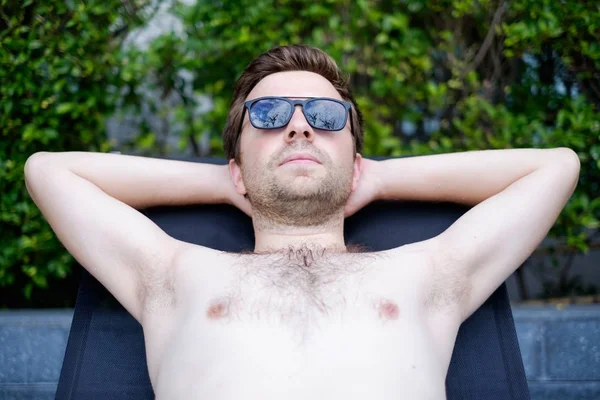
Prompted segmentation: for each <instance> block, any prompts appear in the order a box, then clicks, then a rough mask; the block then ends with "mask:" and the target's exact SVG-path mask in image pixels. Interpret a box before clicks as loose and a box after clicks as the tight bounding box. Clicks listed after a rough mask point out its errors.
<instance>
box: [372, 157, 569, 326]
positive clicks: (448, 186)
mask: <svg viewBox="0 0 600 400" xmlns="http://www.w3.org/2000/svg"><path fill="white" fill-rule="evenodd" d="M579 166H580V164H579V158H578V157H577V154H576V153H575V152H573V151H572V150H570V149H568V148H556V149H512V150H484V151H471V152H464V153H452V154H441V155H432V156H421V157H412V158H403V159H395V160H385V161H382V162H381V165H380V166H379V167H378V168H377V170H378V171H381V172H380V177H381V178H380V179H379V183H378V185H379V188H380V189H379V190H380V192H379V195H378V199H387V200H389V199H406V200H426V201H450V202H456V203H462V204H466V205H471V206H474V207H473V208H471V209H470V210H469V211H468V212H467V213H465V214H464V215H463V216H462V217H461V218H459V219H458V220H457V221H456V222H455V223H454V224H453V225H452V226H450V227H449V228H448V229H447V230H446V231H444V232H443V233H441V234H440V235H438V236H437V237H435V238H432V239H431V240H429V241H427V246H428V250H429V252H430V253H431V256H432V260H433V268H434V271H433V273H434V274H437V275H438V276H447V274H452V275H453V278H454V279H453V282H462V283H461V285H462V286H463V287H461V288H460V290H457V291H456V292H457V293H462V294H463V295H462V296H461V297H459V298H456V302H457V304H456V305H458V310H459V312H460V317H461V322H462V321H464V320H465V319H466V318H468V317H469V316H470V315H471V314H472V313H473V312H475V310H477V308H479V307H480V306H481V304H483V303H484V302H485V300H486V299H487V298H488V297H489V296H490V295H491V294H492V293H493V292H494V290H496V289H497V288H498V286H500V285H501V284H502V282H504V281H505V280H506V279H507V278H508V277H509V276H510V275H511V274H512V273H513V272H514V271H515V270H516V269H517V268H518V267H519V266H520V265H521V264H522V263H523V262H524V261H525V260H526V259H527V258H528V257H529V256H530V255H531V253H532V252H533V251H534V250H535V248H536V247H537V246H538V245H539V244H540V242H541V241H542V240H543V239H544V237H545V236H546V235H547V233H548V231H549V230H550V228H551V227H552V225H553V224H554V222H555V221H556V218H557V217H558V215H559V214H560V212H561V210H562V209H563V207H564V206H565V204H566V203H567V201H568V200H569V198H570V197H571V195H572V194H573V191H574V190H575V187H576V185H577V181H578V177H579ZM440 285H441V287H440ZM436 287H438V289H442V290H443V283H440V284H439V285H437V284H436Z"/></svg>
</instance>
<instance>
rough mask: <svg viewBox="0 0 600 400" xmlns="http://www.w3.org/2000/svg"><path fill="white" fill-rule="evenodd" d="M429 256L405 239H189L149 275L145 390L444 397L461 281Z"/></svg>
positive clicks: (203, 394) (196, 394)
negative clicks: (245, 244)
mask: <svg viewBox="0 0 600 400" xmlns="http://www.w3.org/2000/svg"><path fill="white" fill-rule="evenodd" d="M416 249H417V250H416ZM428 260H429V257H427V255H426V254H424V253H423V251H422V250H418V246H410V245H409V246H404V247H402V248H399V249H396V250H392V251H389V252H379V253H363V254H361V253H354V254H353V253H348V254H338V255H329V256H321V255H318V254H311V253H310V252H308V253H307V252H302V251H299V252H297V253H296V252H294V253H288V254H272V255H239V254H230V253H221V252H212V251H209V252H208V256H207V251H205V250H202V251H199V250H198V251H196V250H193V251H189V252H187V254H186V255H185V256H184V257H182V258H181V259H180V260H178V261H177V262H176V265H175V266H174V268H173V270H172V271H170V274H169V276H160V277H158V278H157V277H147V285H148V286H147V289H146V293H147V297H146V299H147V300H146V306H145V311H144V315H143V320H142V326H143V328H144V335H145V340H146V352H147V359H148V369H149V373H150V379H151V381H152V385H153V388H154V391H155V394H156V396H157V398H158V399H180V398H181V399H189V398H206V399H239V398H242V397H243V398H261V399H271V398H272V399H280V398H282V397H284V398H287V399H296V398H297V399H305V398H311V399H319V398H324V399H325V398H327V399H333V398H344V399H353V398H356V399H359V398H365V396H368V398H373V399H398V398H411V399H412V398H419V399H442V398H445V388H444V383H445V377H446V372H447V369H448V365H449V362H450V358H451V355H452V349H453V347H454V341H455V338H456V333H457V331H458V328H459V326H460V322H461V321H460V317H459V315H458V314H459V313H458V312H457V310H456V306H455V304H457V298H458V297H460V296H461V294H460V290H459V289H457V288H459V287H460V285H459V284H456V279H455V278H452V277H451V274H446V273H444V272H443V271H435V274H434V270H433V268H432V265H431V262H429V261H428ZM445 275H446V276H445Z"/></svg>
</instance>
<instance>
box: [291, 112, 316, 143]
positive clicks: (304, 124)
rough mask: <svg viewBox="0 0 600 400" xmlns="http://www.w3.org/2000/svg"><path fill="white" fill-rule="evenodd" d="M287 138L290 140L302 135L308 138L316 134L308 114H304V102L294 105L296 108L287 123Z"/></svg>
mask: <svg viewBox="0 0 600 400" xmlns="http://www.w3.org/2000/svg"><path fill="white" fill-rule="evenodd" d="M287 128H288V129H287V135H286V136H287V138H288V140H291V139H293V138H294V137H297V136H298V135H295V134H300V136H304V137H306V138H309V139H310V138H312V137H313V136H314V134H315V133H314V132H313V129H312V126H311V125H310V124H309V123H308V120H307V119H306V116H305V115H304V106H303V105H302V104H296V105H294V110H293V111H292V115H291V117H290V121H289V122H288V125H287Z"/></svg>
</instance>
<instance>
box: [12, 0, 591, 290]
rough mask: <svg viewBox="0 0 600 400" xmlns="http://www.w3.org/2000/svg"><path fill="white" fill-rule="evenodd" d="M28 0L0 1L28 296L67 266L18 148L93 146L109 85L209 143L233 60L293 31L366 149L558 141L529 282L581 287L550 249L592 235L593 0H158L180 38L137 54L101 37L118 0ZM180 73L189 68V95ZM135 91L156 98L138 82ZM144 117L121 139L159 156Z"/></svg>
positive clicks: (387, 151)
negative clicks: (567, 158)
mask: <svg viewBox="0 0 600 400" xmlns="http://www.w3.org/2000/svg"><path fill="white" fill-rule="evenodd" d="M39 3H40V4H42V3H43V4H52V5H51V6H46V5H43V6H42V5H39V4H37V3H36V4H33V3H32V2H26V4H27V6H26V7H24V8H21V7H20V5H18V3H16V2H15V3H14V4H13V3H7V2H6V1H3V2H2V4H4V5H8V6H10V7H12V9H10V10H9V12H5V14H3V15H0V18H1V19H0V22H2V23H3V24H4V25H5V26H6V27H8V28H7V29H2V30H3V31H4V32H5V33H3V34H2V36H1V38H2V39H0V46H1V47H2V48H3V49H8V50H9V51H2V52H0V57H1V58H0V60H2V65H3V67H2V69H1V70H0V74H1V75H0V78H2V81H3V85H2V87H0V93H1V96H2V97H1V99H2V104H1V105H0V113H1V114H0V118H1V121H0V129H1V132H2V135H3V140H2V142H1V143H0V162H1V163H2V172H1V173H2V176H1V177H0V185H3V186H2V193H3V194H5V195H4V196H3V197H2V203H1V207H2V209H1V212H2V214H1V215H0V218H1V221H2V225H3V229H2V232H1V233H0V235H1V238H2V241H3V246H2V249H0V285H2V286H5V287H6V286H10V285H14V284H15V282H17V281H19V279H17V277H18V276H25V277H26V280H25V281H26V282H27V283H26V285H25V286H24V287H25V294H30V293H31V290H32V288H33V287H44V286H45V285H47V284H48V279H49V278H50V277H52V278H60V277H62V276H64V275H65V274H67V273H68V271H69V269H70V266H71V265H72V260H71V259H70V257H69V256H68V255H66V253H65V252H64V251H63V250H62V249H61V247H60V244H58V243H57V242H56V240H55V239H54V237H53V235H52V233H51V231H50V230H49V228H48V226H47V225H46V224H45V223H44V222H43V219H42V218H41V217H40V215H39V213H38V212H37V210H36V209H35V207H34V206H33V204H32V203H31V202H30V201H29V200H28V196H27V195H26V191H25V188H24V185H23V181H22V166H23V162H24V160H25V158H26V157H27V155H29V154H31V153H32V152H34V151H38V150H42V149H51V150H63V149H69V150H75V149H88V150H107V149H108V145H107V144H106V142H105V139H104V127H103V124H104V121H105V120H106V118H107V116H109V115H111V113H112V112H113V109H114V105H115V101H116V94H118V93H126V96H125V98H124V100H125V104H127V105H128V106H129V109H128V110H129V111H130V112H136V113H140V107H141V104H142V103H145V104H146V105H148V106H150V109H151V110H153V111H155V112H156V114H157V115H161V116H163V117H164V118H165V119H166V118H170V119H169V126H170V127H173V128H175V127H177V128H178V129H179V130H178V132H179V133H180V134H181V141H180V149H181V150H185V149H191V150H192V151H193V152H194V153H195V154H199V152H200V151H201V148H202V146H200V138H201V136H202V135H209V137H210V154H211V155H215V156H222V155H223V153H222V149H221V139H220V134H221V130H222V127H223V126H224V122H225V118H226V113H227V109H228V106H229V102H230V101H231V94H232V91H233V85H234V83H235V80H236V78H237V77H238V76H239V74H240V73H241V71H242V70H243V69H244V67H245V66H246V65H247V64H248V63H249V62H250V61H251V60H252V59H253V58H254V57H255V56H257V55H258V54H260V53H262V52H264V51H266V50H268V49H269V48H271V47H273V46H276V45H281V44H290V43H306V44H312V45H315V46H318V47H320V48H322V49H323V50H325V51H327V52H328V53H329V54H331V55H332V56H333V57H334V58H335V59H336V60H337V61H338V63H339V64H340V65H341V66H342V68H343V69H344V70H345V71H346V72H347V73H348V74H349V76H350V78H351V82H352V84H353V87H354V91H355V95H356V98H357V101H358V102H359V104H360V105H361V107H362V110H363V113H364V117H365V121H366V137H365V151H364V154H365V155H367V156H368V155H392V156H398V155H405V154H431V153H445V152H455V151H466V150H475V149H504V148H519V147H537V148H549V147H559V146H566V147H570V148H572V149H573V150H575V151H576V152H577V153H578V154H579V157H580V159H581V163H582V169H581V171H582V172H581V179H580V183H579V186H578V188H577V191H576V193H575V195H574V196H573V198H572V199H571V201H570V202H569V203H568V205H567V207H566V208H565V210H564V212H563V213H562V214H561V215H560V217H559V219H558V221H557V223H556V224H555V226H554V227H553V229H552V230H551V236H553V237H555V238H558V239H560V242H561V244H560V246H557V247H556V248H551V249H549V254H550V256H551V257H552V259H553V262H554V263H555V264H556V266H557V268H558V269H559V270H560V271H557V276H559V277H560V279H559V281H558V282H555V283H551V282H547V290H546V295H547V296H556V295H566V294H583V293H592V292H594V291H595V290H596V289H595V288H593V287H586V286H585V285H583V284H582V283H581V282H579V281H578V280H577V277H575V278H574V279H572V278H569V277H568V274H566V273H565V272H566V271H568V269H569V268H570V264H569V262H567V263H560V262H559V261H558V260H559V259H558V258H557V257H556V255H558V254H565V253H566V254H580V253H585V252H587V251H588V250H589V248H590V246H594V243H595V242H594V240H596V241H597V239H598V228H599V222H598V221H599V216H600V195H599V193H600V187H599V186H600V184H599V182H600V110H599V109H598V107H599V106H600V78H598V74H599V71H600V44H599V43H600V8H599V7H598V6H597V5H594V2H579V1H567V2H556V1H549V0H515V1H511V2H510V3H507V2H502V1H500V2H498V1H490V0H479V1H472V0H469V1H467V0H435V1H434V0H403V1H393V0H379V1H367V0H357V1H354V0H352V1H350V0H325V1H322V2H316V3H311V2H304V1H299V0H278V1H274V0H252V1H248V0H237V1H224V2H211V1H199V2H197V4H195V5H192V6H189V5H185V4H183V3H177V2H176V3H175V5H174V6H173V8H172V13H173V14H175V15H176V16H178V17H179V18H180V19H181V20H182V22H183V31H184V35H183V36H182V37H179V36H177V35H175V34H164V35H162V36H160V37H159V38H157V39H156V40H154V41H153V42H152V44H151V46H150V48H149V49H148V50H147V51H139V50H135V49H133V50H127V51H125V50H122V49H120V47H119V46H118V45H117V44H115V43H118V42H119V39H118V38H115V37H113V36H114V32H118V31H120V32H123V29H125V30H126V29H127V28H119V27H117V26H120V27H124V26H126V25H124V22H123V18H124V17H123V16H125V17H127V16H128V15H129V14H128V12H127V10H128V9H129V8H128V7H121V2H119V1H116V0H113V1H108V2H103V3H90V2H86V3H85V5H83V3H79V2H71V3H72V4H73V5H72V6H69V7H67V6H61V5H60V4H62V3H63V2H58V1H56V2H55V1H47V2H39ZM71 3H67V4H71ZM123 4H126V5H132V4H136V3H135V2H129V1H125V0H123ZM3 8H6V7H3ZM7 9H8V8H7ZM8 15H10V16H11V17H8ZM40 16H41V18H40ZM119 16H121V17H119ZM119 18H121V19H119ZM135 21H137V22H140V19H139V18H138V19H135V20H134V21H133V22H132V23H135ZM119 24H120V25H119ZM107 27H113V28H112V29H111V28H108V29H107ZM3 28H4V27H3ZM111 32H113V33H111ZM182 70H186V71H188V72H190V73H191V76H192V79H191V85H192V90H191V91H189V90H187V89H186V85H187V83H186V82H185V81H184V80H183V79H182V77H181V75H180V73H179V72H180V71H182ZM142 88H144V89H146V90H147V89H152V90H154V91H155V92H154V93H159V94H160V96H156V95H155V94H153V95H144V94H143V93H144V90H141V89H142ZM199 95H205V96H209V97H211V98H212V100H213V107H212V108H211V110H209V111H208V112H206V113H202V114H199V113H198V112H197V109H198V106H199V104H198V96H199ZM167 96H175V97H177V96H178V97H179V98H180V100H181V103H180V105H179V106H176V107H171V106H169V107H167V106H165V105H164V104H163V103H161V102H160V101H158V100H157V98H158V97H161V98H166V97H167ZM150 126H151V124H148V123H142V124H141V127H140V131H139V134H138V135H137V137H136V139H135V140H134V141H133V142H132V143H131V144H130V147H127V148H125V149H122V150H124V151H135V152H138V153H142V154H164V153H165V152H166V151H167V149H166V147H165V142H164V140H162V139H163V138H164V137H165V135H169V134H174V132H173V131H166V132H154V131H152V130H151V128H150ZM6 137H8V140H5V138H6ZM4 226H6V227H7V229H4ZM571 262H572V258H571ZM19 282H22V280H21V281H19Z"/></svg>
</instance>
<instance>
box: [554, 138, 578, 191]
mask: <svg viewBox="0 0 600 400" xmlns="http://www.w3.org/2000/svg"><path fill="white" fill-rule="evenodd" d="M554 150H556V152H557V156H556V157H555V161H554V163H556V164H558V165H556V164H555V165H556V166H558V167H559V168H558V169H559V171H561V172H562V173H563V174H564V175H563V176H564V177H565V180H567V181H568V182H569V184H570V185H571V193H573V191H575V188H576V187H577V183H578V182H579V172H580V170H581V160H579V156H578V155H577V153H576V152H575V151H573V150H571V149H570V148H568V147H559V148H556V149H554Z"/></svg>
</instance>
